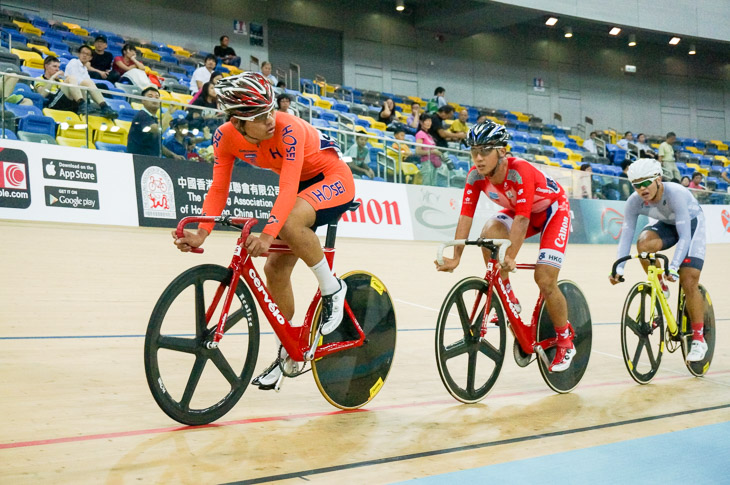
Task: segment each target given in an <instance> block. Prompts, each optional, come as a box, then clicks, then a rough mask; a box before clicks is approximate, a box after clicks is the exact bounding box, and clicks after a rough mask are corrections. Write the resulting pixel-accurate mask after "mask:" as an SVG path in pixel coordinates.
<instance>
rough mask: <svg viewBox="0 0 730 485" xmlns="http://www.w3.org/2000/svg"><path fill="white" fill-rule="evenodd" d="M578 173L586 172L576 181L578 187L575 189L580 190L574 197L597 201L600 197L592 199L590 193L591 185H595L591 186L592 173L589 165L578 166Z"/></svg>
mask: <svg viewBox="0 0 730 485" xmlns="http://www.w3.org/2000/svg"><path fill="white" fill-rule="evenodd" d="M580 171H581V172H586V173H585V175H583V174H581V175H582V176H581V177H579V179H578V185H579V187H577V188H578V189H579V190H580V194H575V195H576V196H579V197H580V198H581V199H593V198H595V199H598V198H600V197H594V196H593V194H592V193H591V192H592V190H593V188H592V185H595V184H591V175H592V173H593V168H591V164H590V163H584V164H583V165H581V166H580ZM574 191H575V189H574Z"/></svg>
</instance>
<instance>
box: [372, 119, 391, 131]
mask: <svg viewBox="0 0 730 485" xmlns="http://www.w3.org/2000/svg"><path fill="white" fill-rule="evenodd" d="M370 126H371V127H372V128H375V129H376V130H382V131H385V130H386V129H388V125H386V124H385V123H383V122H382V121H376V122H375V123H373V124H371V125H370Z"/></svg>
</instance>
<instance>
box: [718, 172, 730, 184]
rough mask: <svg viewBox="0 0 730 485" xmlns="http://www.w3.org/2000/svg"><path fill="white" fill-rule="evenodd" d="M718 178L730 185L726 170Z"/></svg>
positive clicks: (729, 177)
mask: <svg viewBox="0 0 730 485" xmlns="http://www.w3.org/2000/svg"><path fill="white" fill-rule="evenodd" d="M720 177H721V178H722V179H723V180H724V181H725V182H727V183H730V176H728V174H727V170H725V171H723V172H720Z"/></svg>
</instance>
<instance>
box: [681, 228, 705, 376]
mask: <svg viewBox="0 0 730 485" xmlns="http://www.w3.org/2000/svg"><path fill="white" fill-rule="evenodd" d="M691 229H692V240H691V241H690V245H689V250H688V251H687V256H686V257H685V258H684V260H683V261H682V264H681V265H680V266H679V283H680V284H681V285H682V289H683V290H684V295H685V305H686V307H687V313H689V319H690V323H691V325H692V349H691V351H690V352H689V353H688V354H687V360H688V361H689V362H698V361H701V360H702V359H704V358H705V353H706V352H707V344H706V343H705V337H704V327H705V303H704V301H703V297H702V293H701V292H700V288H699V285H700V273H701V272H702V266H703V265H704V257H705V237H706V232H705V218H704V216H703V215H702V214H700V215H699V216H698V217H697V218H695V219H694V220H693V221H692V227H691Z"/></svg>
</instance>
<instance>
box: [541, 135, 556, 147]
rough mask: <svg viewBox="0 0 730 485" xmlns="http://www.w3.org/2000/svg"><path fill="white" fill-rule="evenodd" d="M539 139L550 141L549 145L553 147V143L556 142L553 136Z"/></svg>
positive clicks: (543, 136) (544, 136)
mask: <svg viewBox="0 0 730 485" xmlns="http://www.w3.org/2000/svg"><path fill="white" fill-rule="evenodd" d="M541 138H542V139H543V140H550V144H551V145H554V144H555V142H556V141H557V140H556V139H555V137H554V136H553V135H542V136H541Z"/></svg>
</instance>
